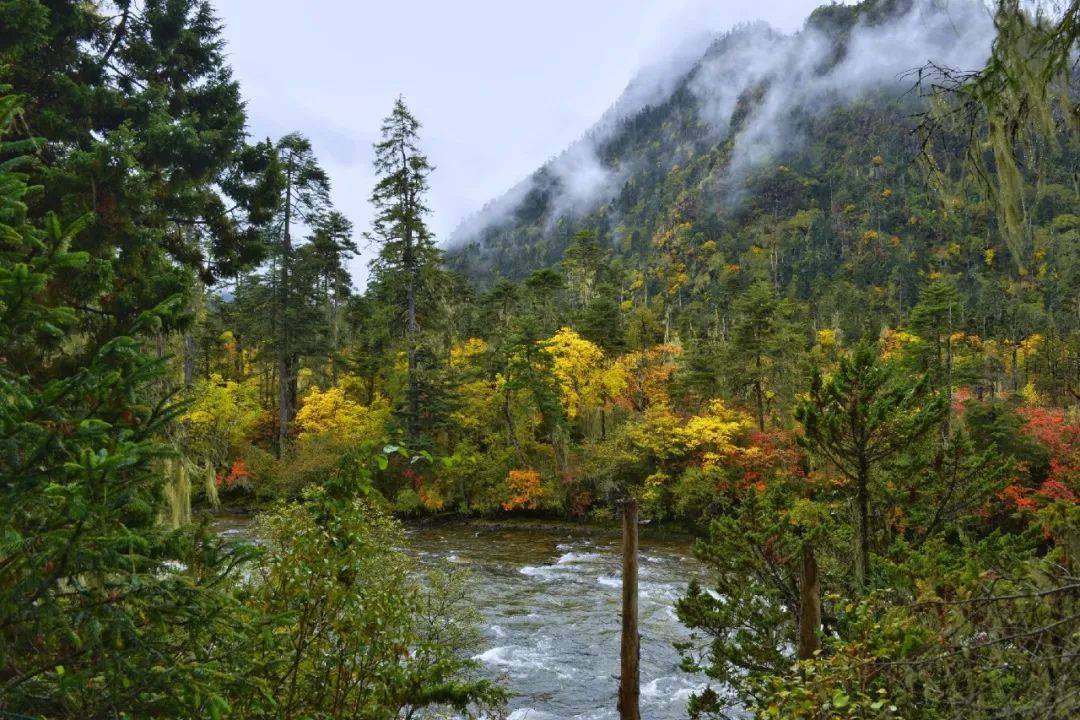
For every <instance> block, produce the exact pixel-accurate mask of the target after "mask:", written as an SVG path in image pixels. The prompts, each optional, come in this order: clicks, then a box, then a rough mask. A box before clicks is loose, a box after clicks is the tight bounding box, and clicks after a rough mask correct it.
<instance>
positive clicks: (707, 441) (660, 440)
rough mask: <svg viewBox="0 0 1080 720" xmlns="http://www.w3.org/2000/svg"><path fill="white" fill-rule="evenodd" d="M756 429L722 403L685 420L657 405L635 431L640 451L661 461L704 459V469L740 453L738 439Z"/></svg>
mask: <svg viewBox="0 0 1080 720" xmlns="http://www.w3.org/2000/svg"><path fill="white" fill-rule="evenodd" d="M751 427H752V423H751V421H750V418H749V417H747V416H746V415H744V414H743V413H740V412H737V411H735V410H731V409H729V408H728V407H727V406H725V405H724V403H723V401H722V400H719V399H716V400H713V401H712V402H710V403H709V405H708V407H707V408H706V409H705V411H704V412H703V413H700V414H698V415H691V416H689V417H684V416H681V415H678V414H676V413H673V412H672V411H671V409H670V408H669V407H666V406H662V405H657V406H653V407H651V408H649V409H648V410H646V411H645V416H644V421H643V422H642V423H639V424H637V425H635V426H633V427H632V428H631V431H630V433H631V435H630V437H631V439H632V440H633V442H634V444H635V445H637V446H638V447H639V448H641V449H643V450H645V451H647V452H648V453H649V454H651V455H652V456H653V457H656V458H658V459H660V460H678V459H683V458H687V457H689V456H696V457H698V458H700V460H701V464H702V467H704V468H709V467H714V466H716V465H719V464H722V463H723V462H725V461H726V460H728V459H730V458H732V457H733V455H735V454H737V453H739V452H740V450H739V448H738V446H737V445H736V444H735V440H736V438H737V436H738V435H739V434H740V433H743V432H746V431H747V430H749V429H750V428H751Z"/></svg>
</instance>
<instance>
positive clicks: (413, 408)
mask: <svg viewBox="0 0 1080 720" xmlns="http://www.w3.org/2000/svg"><path fill="white" fill-rule="evenodd" d="M406 294H407V300H408V325H407V330H406V335H407V338H406V343H407V344H408V346H409V347H408V356H409V422H408V429H409V439H410V440H412V441H415V440H416V438H417V436H418V435H419V434H420V392H419V388H418V387H417V378H416V330H417V326H416V269H415V268H413V269H410V270H409V284H408V287H407V289H406Z"/></svg>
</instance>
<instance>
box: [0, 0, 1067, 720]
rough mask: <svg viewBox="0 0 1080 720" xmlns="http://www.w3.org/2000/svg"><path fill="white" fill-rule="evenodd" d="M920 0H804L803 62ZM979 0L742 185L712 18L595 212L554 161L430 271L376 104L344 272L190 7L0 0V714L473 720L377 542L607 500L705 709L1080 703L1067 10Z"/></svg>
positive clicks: (393, 145)
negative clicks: (418, 521) (659, 580)
mask: <svg viewBox="0 0 1080 720" xmlns="http://www.w3.org/2000/svg"><path fill="white" fill-rule="evenodd" d="M935 8H937V6H936V5H934V4H932V3H930V4H927V3H919V2H903V1H902V0H896V1H893V0H867V1H866V2H862V3H859V4H857V5H851V6H839V5H829V6H825V7H822V8H820V9H819V10H817V11H815V13H814V14H813V15H812V16H811V17H810V19H809V20H808V22H807V29H806V30H805V31H804V32H807V33H809V32H813V33H817V34H820V36H821V37H822V38H825V41H826V44H825V45H824V46H823V47H825V48H827V50H828V51H827V52H825V54H824V56H823V57H824V60H823V64H822V65H821V66H820V67H816V68H815V69H814V72H815V73H821V74H825V73H828V72H829V71H830V68H831V67H833V66H835V65H836V64H839V63H841V62H842V59H843V57H844V54H845V52H849V51H850V52H854V50H853V49H852V48H854V46H855V44H856V43H855V42H854V39H853V38H855V37H856V35H857V34H858V33H860V32H863V30H862V29H864V28H888V27H890V23H899V22H901V20H902V18H904V17H908V16H909V14H910V13H912V12H935V11H937V10H935ZM992 15H993V27H992V38H993V44H992V46H991V47H988V48H987V51H988V53H989V59H988V61H987V63H986V65H985V67H984V68H983V69H982V70H980V71H978V72H972V73H961V72H959V71H955V70H953V69H951V68H947V67H941V66H935V67H928V68H923V70H922V73H921V74H920V75H919V78H921V79H922V82H921V84H919V85H918V88H919V89H920V92H914V93H906V94H903V93H896V92H893V88H882V87H872V88H867V89H866V90H865V91H863V92H860V93H859V94H858V95H857V96H855V97H847V98H844V99H843V101H842V102H836V103H833V104H828V105H824V106H823V107H821V108H818V109H816V110H815V111H813V112H810V111H806V110H805V109H803V110H800V109H798V108H796V109H793V110H792V111H791V112H790V113H789V116H786V117H787V120H786V121H787V122H790V123H793V124H794V125H795V126H797V127H798V129H799V133H800V136H801V137H803V138H804V140H803V142H802V143H801V144H796V143H792V144H791V145H790V147H786V148H782V149H778V150H776V151H775V153H773V154H771V155H769V156H768V158H767V159H765V160H759V161H757V162H756V163H755V164H754V165H753V166H752V167H751V168H750V169H749V170H747V171H746V172H743V173H740V174H738V175H732V173H731V170H732V168H733V167H735V165H736V160H737V159H738V154H737V152H736V150H737V148H738V147H739V145H738V142H737V141H738V138H739V137H740V133H743V132H746V131H747V128H748V127H750V123H751V122H752V120H753V117H754V113H755V109H756V108H759V107H760V103H762V102H763V98H768V97H770V96H769V95H768V93H769V91H770V87H771V85H770V83H776V82H778V80H777V79H776V78H775V77H771V76H770V77H765V78H763V79H762V80H761V81H760V82H757V83H755V84H753V85H751V86H750V87H748V88H747V89H746V90H745V92H742V93H741V94H740V96H739V97H738V99H737V102H736V103H735V104H734V106H733V107H734V110H733V115H732V117H731V124H730V127H727V128H726V129H724V130H723V132H717V131H715V129H713V130H707V123H706V120H705V113H704V111H703V109H702V106H701V104H700V102H699V100H697V99H695V96H694V94H693V93H691V92H690V87H691V84H692V80H693V78H694V74H695V73H697V72H703V71H702V70H701V68H703V67H705V66H706V65H707V64H708V62H709V61H715V60H717V59H723V58H724V57H726V56H725V53H730V52H733V50H732V48H737V47H740V42H741V40H740V38H742V37H743V36H741V35H739V34H738V32H739V31H736V32H735V33H733V34H731V35H728V36H725V37H723V38H720V39H718V40H717V42H716V43H714V44H713V45H712V46H711V47H710V48H709V49H708V50H707V51H706V54H705V55H704V56H703V58H702V61H701V63H700V64H699V65H698V66H696V67H695V68H691V69H690V70H689V71H687V75H686V77H685V78H684V79H683V80H682V81H680V82H682V85H679V84H678V83H676V89H675V90H674V91H673V92H672V93H671V94H670V96H668V97H667V98H666V99H663V100H662V101H658V102H657V103H656V104H654V105H649V106H647V107H645V108H642V109H640V110H639V111H637V112H636V113H634V114H632V115H630V116H628V117H625V118H623V119H621V120H620V121H619V122H618V123H617V124H616V126H615V130H613V131H611V132H610V133H609V134H608V135H606V136H605V139H604V142H603V143H602V147H601V149H600V160H601V161H603V162H606V163H608V164H610V165H611V166H612V167H615V166H621V167H632V168H636V169H635V170H634V171H633V172H632V173H631V174H630V175H627V176H625V178H624V181H623V182H622V184H621V186H620V187H618V188H616V189H615V190H614V191H613V192H612V193H611V194H607V195H602V196H599V197H596V198H594V199H593V201H592V202H591V204H590V205H589V206H588V207H584V208H581V207H575V208H570V209H568V208H567V207H565V206H564V205H561V204H559V203H557V202H555V200H556V197H557V195H558V192H559V191H560V189H559V182H560V180H559V179H558V178H557V177H556V176H555V175H554V174H552V173H551V172H550V171H548V170H542V171H541V172H540V173H539V174H538V177H539V179H540V180H541V181H542V182H536V183H534V184H533V185H532V186H531V189H530V191H529V192H528V193H526V194H525V195H524V196H523V197H522V198H519V199H518V202H517V203H516V204H515V206H514V208H513V209H512V211H511V212H509V213H503V214H502V215H501V217H500V218H498V219H497V221H492V222H490V223H487V224H485V225H484V226H483V227H481V228H480V229H479V230H477V229H475V228H474V229H472V230H467V231H463V232H464V235H463V236H462V237H461V238H459V239H458V241H457V243H456V244H455V245H453V246H452V247H450V248H449V249H440V247H439V246H438V245H436V242H435V238H434V237H433V236H432V234H431V233H430V232H429V230H428V228H427V224H426V217H427V214H428V210H427V207H426V205H425V196H426V193H427V191H428V189H429V182H434V181H435V180H434V179H433V178H436V177H437V176H433V175H432V172H433V171H432V168H431V166H430V165H429V163H428V161H427V159H426V158H425V156H424V154H423V152H422V143H421V140H420V130H421V127H420V123H419V122H418V121H417V119H416V118H414V117H413V115H412V114H411V112H410V111H409V109H408V107H407V106H406V104H405V102H404V100H402V99H399V100H398V101H397V102H395V103H394V104H393V106H392V108H391V111H390V114H389V115H388V117H387V119H386V120H385V122H384V124H383V127H382V129H381V138H382V139H381V141H380V142H379V143H378V144H377V145H376V146H375V148H374V160H375V168H376V170H377V171H378V174H379V181H378V184H377V185H376V186H375V188H374V189H373V191H372V194H371V202H372V205H373V208H374V209H375V221H374V223H373V225H372V227H371V228H370V230H369V231H368V232H367V233H366V234H365V237H366V238H367V239H368V240H369V241H370V242H372V243H374V244H375V245H376V246H377V247H378V249H379V254H378V256H377V258H376V259H375V260H374V261H373V263H372V267H371V270H372V274H371V279H370V281H369V283H368V285H367V287H366V289H364V290H363V291H362V292H360V291H357V290H356V289H354V288H353V285H352V282H351V279H350V277H349V273H348V271H347V264H348V261H349V259H350V258H351V257H352V256H354V255H355V254H356V253H357V252H358V250H357V239H356V234H355V233H354V230H353V228H352V226H351V224H350V222H349V221H348V219H347V218H345V217H344V216H343V215H342V214H341V213H340V212H338V211H336V210H335V209H334V207H333V206H332V204H331V202H330V200H329V187H330V178H329V177H328V175H327V173H326V172H325V171H324V170H323V169H322V168H321V167H320V165H319V161H318V158H317V157H316V155H315V153H314V150H313V148H312V145H311V143H310V142H309V141H308V140H307V139H306V138H305V137H304V136H303V135H302V134H300V133H293V134H289V135H286V136H285V137H282V138H279V139H267V140H263V141H257V140H253V139H252V138H249V137H248V135H247V133H246V131H245V122H246V120H245V115H244V105H243V101H242V97H241V94H240V88H239V86H238V84H237V83H236V82H235V81H234V80H233V79H232V77H231V73H230V70H229V68H228V66H227V64H226V63H225V60H224V40H223V35H222V33H223V30H222V28H221V26H220V23H219V22H218V21H217V19H216V18H215V16H214V14H213V11H212V8H211V6H210V4H209V3H207V2H202V1H200V0H144V1H143V2H134V1H133V0H115V1H114V2H46V1H44V0H16V1H13V2H0V93H2V94H0V133H2V138H3V140H2V144H0V357H2V361H3V362H2V368H0V478H2V483H3V488H2V490H3V492H2V498H3V506H2V508H0V517H2V521H0V522H2V525H0V716H3V717H21V718H28V717H30V718H151V717H158V718H204V717H214V718H218V717H222V718H223V717H230V718H233V717H235V718H264V717H265V718H270V717H274V718H372V719H375V718H406V717H418V716H434V717H438V716H448V717H449V716H456V717H459V716H467V717H497V716H499V715H500V714H501V713H502V712H503V710H502V708H503V705H504V701H505V699H506V697H507V692H512V691H513V688H512V687H509V688H501V687H499V686H498V685H497V684H496V683H494V682H493V681H492V680H490V679H489V678H487V677H486V676H485V675H483V673H482V672H481V668H480V667H479V666H478V665H477V663H476V662H475V661H473V660H469V659H467V658H468V657H469V655H470V653H469V650H470V648H473V647H474V646H475V643H476V641H477V636H476V618H475V616H474V613H473V611H472V609H471V608H470V605H469V603H468V601H467V600H468V598H467V597H466V595H467V594H466V593H463V591H462V588H461V586H460V584H459V580H458V579H456V578H453V577H450V576H447V575H443V574H440V573H438V572H429V571H428V570H424V569H421V568H419V567H418V566H417V565H416V564H415V563H414V562H413V561H412V560H410V559H409V558H408V557H407V556H406V555H405V554H403V553H402V552H401V551H400V550H398V549H397V548H399V547H400V546H401V545H402V544H403V542H404V540H403V535H402V529H401V526H400V524H399V520H398V519H395V516H397V517H398V518H401V517H416V516H427V515H433V514H439V515H455V516H476V515H483V516H503V515H512V514H518V515H520V514H528V515H541V516H545V517H558V518H567V519H577V520H582V521H590V522H595V523H608V522H611V521H613V519H614V517H615V513H616V509H617V508H618V507H619V503H620V502H621V501H623V500H624V499H626V498H628V497H629V498H633V499H634V500H635V501H636V503H637V505H638V506H640V508H641V512H642V514H643V515H644V516H645V517H647V518H648V519H650V520H652V521H655V522H664V523H671V524H677V525H678V526H680V527H683V528H685V529H687V530H689V531H691V532H693V533H695V534H696V535H697V536H698V537H699V540H698V542H697V544H696V554H697V555H698V556H699V558H700V559H701V560H702V561H703V562H704V564H705V566H706V567H707V568H708V569H709V570H710V574H709V579H708V582H707V583H699V582H697V581H695V582H691V583H690V584H689V587H688V590H687V592H686V594H685V596H684V597H682V598H681V599H679V600H678V601H677V603H676V610H677V613H678V617H679V619H680V620H681V621H682V622H683V623H684V624H685V625H686V626H687V627H688V628H690V629H691V630H693V631H694V633H695V636H694V638H693V639H692V640H690V641H687V642H686V643H683V644H680V646H679V650H680V652H681V653H682V658H683V667H684V669H685V670H686V671H688V672H691V673H699V674H701V676H702V677H703V678H704V679H705V680H706V681H707V683H708V684H707V685H706V686H705V688H704V689H703V690H701V691H700V692H697V693H696V694H695V695H693V696H692V697H691V698H690V700H689V705H688V712H689V714H690V716H691V717H698V718H724V717H737V716H740V714H741V713H747V712H748V713H750V714H752V715H753V716H755V717H759V718H823V719H824V718H830V719H831V718H851V719H855V718H859V719H865V718H926V719H927V720H931V719H935V720H936V719H938V718H1004V717H1039V718H1062V719H1063V718H1067V717H1074V716H1076V714H1077V713H1080V682H1078V681H1080V674H1078V672H1077V669H1076V668H1077V667H1078V664H1077V662H1076V658H1077V654H1078V652H1080V576H1078V573H1077V562H1078V560H1077V558H1078V554H1080V525H1078V523H1080V505H1078V503H1077V493H1078V492H1080V488H1078V478H1080V417H1078V412H1080V257H1078V253H1080V216H1078V213H1077V208H1078V207H1080V203H1078V199H1080V198H1078V190H1077V168H1078V167H1080V162H1078V158H1080V146H1078V133H1077V127H1078V123H1080V117H1078V110H1077V106H1076V104H1075V101H1074V100H1072V99H1071V98H1073V97H1075V92H1076V87H1075V80H1074V76H1073V74H1072V72H1071V70H1072V67H1073V64H1074V62H1075V57H1076V52H1077V32H1078V31H1077V25H1076V23H1077V17H1078V15H1080V8H1078V6H1077V3H1075V2H1072V3H1067V4H1065V5H1064V7H1062V8H1057V10H1056V12H1054V13H1051V14H1049V15H1041V16H1034V15H1031V14H1028V11H1027V10H1025V9H1024V8H1023V7H1021V4H1020V3H1018V2H1009V1H1006V0H1002V2H999V3H997V4H996V6H995V9H994V12H993V13H992ZM988 22H989V21H988ZM815 37H816V36H815ZM877 51H879V52H881V53H887V52H888V51H889V48H888V47H881V48H877ZM912 82H915V80H914V79H913V80H912ZM1070 90H1071V91H1073V94H1072V95H1070ZM545 183H546V184H545ZM733 184H734V185H735V186H737V187H735V188H734V190H733ZM721 196H722V197H724V198H726V199H725V200H724V201H723V202H721V201H720V200H719V198H720V197H721ZM192 502H194V503H195V504H196V505H197V506H200V505H201V506H203V507H211V506H216V505H219V504H220V503H222V502H224V503H228V504H229V505H231V506H248V507H251V508H253V509H257V510H259V511H260V512H261V515H260V519H259V521H258V522H259V527H260V535H261V536H262V537H265V538H266V540H267V542H266V544H265V545H263V546H248V545H233V544H227V543H225V542H223V541H222V540H221V539H220V538H217V537H215V536H214V535H213V534H212V533H211V532H210V531H209V529H208V527H207V525H206V523H205V522H200V521H199V520H198V518H196V519H195V520H194V521H193V519H192V512H191V503H192ZM613 622H615V619H614V618H613ZM582 641H583V642H586V641H587V639H584V638H583V639H582ZM425 713H427V715H425Z"/></svg>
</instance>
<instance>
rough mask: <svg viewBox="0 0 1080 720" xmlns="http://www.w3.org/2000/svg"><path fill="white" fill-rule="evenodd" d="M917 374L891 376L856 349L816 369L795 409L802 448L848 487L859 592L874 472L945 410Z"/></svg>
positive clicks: (866, 569)
mask: <svg viewBox="0 0 1080 720" xmlns="http://www.w3.org/2000/svg"><path fill="white" fill-rule="evenodd" d="M928 384H929V383H928V379H927V377H926V376H925V375H924V376H922V377H921V378H919V379H917V380H915V381H908V380H906V379H904V378H901V377H899V376H898V374H897V373H896V372H895V369H894V368H893V367H891V366H890V365H888V364H887V363H885V362H883V361H882V360H881V359H880V358H879V357H878V355H877V349H876V348H875V347H874V346H873V345H870V344H869V343H861V344H859V345H858V346H857V347H856V348H855V349H854V350H853V351H852V352H851V353H850V354H849V355H848V356H846V357H844V358H842V359H841V360H840V366H839V368H838V369H837V371H836V372H835V373H834V374H833V375H832V376H831V377H823V376H822V374H821V372H820V371H819V370H817V369H815V371H814V375H813V379H812V381H811V383H810V392H809V394H808V396H807V397H806V398H805V399H803V400H801V401H800V402H799V404H798V405H797V407H796V409H795V417H796V419H798V420H799V422H801V423H802V424H803V433H804V434H803V436H802V437H801V438H800V441H801V442H802V444H803V445H804V446H805V447H806V448H807V449H808V450H809V451H810V452H811V453H813V454H814V455H816V456H817V457H819V458H821V459H823V460H825V461H827V462H829V463H830V464H832V465H833V466H834V467H835V468H836V469H837V470H838V471H839V472H840V474H841V475H843V476H844V478H845V479H847V480H848V481H849V482H851V483H854V485H855V488H854V493H853V495H854V500H855V511H856V521H857V532H856V540H857V544H856V548H855V573H856V577H857V579H858V582H859V585H860V586H861V587H864V588H865V586H866V583H867V582H868V580H869V575H870V494H871V486H870V483H871V480H872V477H873V473H874V471H875V470H876V469H877V467H878V466H879V465H881V463H883V462H885V461H887V460H888V459H890V458H892V457H894V456H895V455H896V454H897V453H899V452H900V451H902V450H904V449H905V448H909V447H910V446H912V445H913V444H914V443H915V442H916V441H918V440H919V439H920V438H922V437H923V436H924V435H925V434H926V433H927V432H928V431H929V430H930V429H931V428H933V427H934V426H935V425H936V424H937V423H939V422H940V421H941V418H942V416H944V414H945V413H946V412H948V406H947V405H946V404H945V401H944V399H943V397H942V396H940V395H934V394H931V393H929V392H928Z"/></svg>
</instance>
